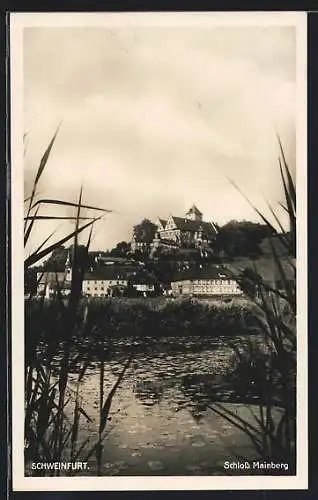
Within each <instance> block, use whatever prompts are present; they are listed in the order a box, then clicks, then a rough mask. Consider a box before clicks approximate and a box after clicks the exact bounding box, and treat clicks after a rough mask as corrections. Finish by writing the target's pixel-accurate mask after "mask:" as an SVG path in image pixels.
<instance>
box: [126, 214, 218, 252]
mask: <svg viewBox="0 0 318 500" xmlns="http://www.w3.org/2000/svg"><path fill="white" fill-rule="evenodd" d="M155 224H156V226H157V231H156V234H155V237H154V239H153V241H152V243H151V248H152V251H155V250H157V249H158V248H160V247H179V248H191V247H192V248H202V247H207V246H211V244H213V242H214V240H215V237H216V234H217V228H216V226H215V225H214V224H213V223H212V222H205V221H204V220H203V214H202V212H200V210H199V209H198V208H197V207H196V206H195V205H192V207H191V208H190V209H189V210H188V211H187V212H186V214H185V217H176V216H174V215H169V217H168V218H167V219H161V218H159V217H158V219H157V221H156V223H155ZM140 243H141V244H142V242H138V241H135V239H134V238H133V240H132V242H131V246H132V251H136V250H137V249H141V246H140Z"/></svg>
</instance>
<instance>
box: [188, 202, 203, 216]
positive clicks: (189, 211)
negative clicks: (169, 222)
mask: <svg viewBox="0 0 318 500" xmlns="http://www.w3.org/2000/svg"><path fill="white" fill-rule="evenodd" d="M188 214H195V215H202V212H200V210H199V209H198V207H196V206H195V205H194V204H193V205H192V207H191V208H190V209H189V210H188V212H187V215H188Z"/></svg>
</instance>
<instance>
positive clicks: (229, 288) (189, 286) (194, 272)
mask: <svg viewBox="0 0 318 500" xmlns="http://www.w3.org/2000/svg"><path fill="white" fill-rule="evenodd" d="M171 290H172V293H173V294H174V295H191V296H197V297H199V296H205V297H208V296H210V297H213V296H214V297H218V296H240V295H243V291H242V290H241V288H240V286H239V284H238V283H237V281H236V280H235V279H234V278H233V276H231V275H230V273H228V272H227V271H226V270H224V269H222V268H221V267H218V266H213V267H212V266H209V267H207V268H201V269H200V268H199V269H187V270H186V271H183V272H181V273H179V274H178V275H177V276H176V277H175V278H174V279H173V281H172V282H171Z"/></svg>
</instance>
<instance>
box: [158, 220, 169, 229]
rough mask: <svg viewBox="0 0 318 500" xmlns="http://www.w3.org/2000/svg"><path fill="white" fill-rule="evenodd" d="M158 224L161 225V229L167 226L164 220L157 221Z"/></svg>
mask: <svg viewBox="0 0 318 500" xmlns="http://www.w3.org/2000/svg"><path fill="white" fill-rule="evenodd" d="M158 220H159V222H160V224H161V225H162V227H166V224H167V220H166V219H160V218H159V219H158Z"/></svg>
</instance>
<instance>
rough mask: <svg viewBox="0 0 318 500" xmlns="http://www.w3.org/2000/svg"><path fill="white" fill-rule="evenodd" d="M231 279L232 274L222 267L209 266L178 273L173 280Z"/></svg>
mask: <svg viewBox="0 0 318 500" xmlns="http://www.w3.org/2000/svg"><path fill="white" fill-rule="evenodd" d="M222 278H224V279H230V278H232V275H231V273H229V272H228V271H227V269H224V268H223V267H221V266H209V267H203V268H196V269H187V270H185V271H181V272H179V273H177V274H176V275H175V276H174V278H173V279H172V280H171V281H172V282H174V281H185V280H196V279H205V280H206V279H222Z"/></svg>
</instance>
